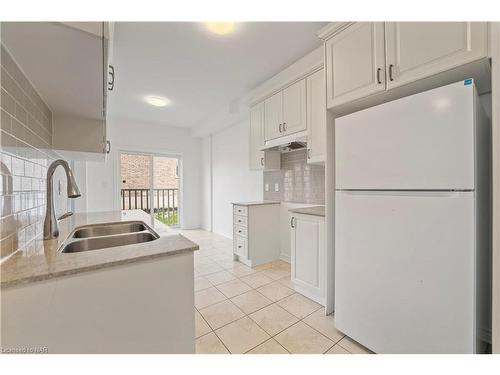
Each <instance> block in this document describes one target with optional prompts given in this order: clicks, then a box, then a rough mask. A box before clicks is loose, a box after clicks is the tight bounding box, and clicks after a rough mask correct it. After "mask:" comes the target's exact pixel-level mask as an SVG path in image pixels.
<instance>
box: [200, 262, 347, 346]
mask: <svg viewBox="0 0 500 375" xmlns="http://www.w3.org/2000/svg"><path fill="white" fill-rule="evenodd" d="M213 262H214V263H217V261H213ZM219 266H220V265H219ZM243 266H244V265H243ZM221 268H223V270H222V271H216V272H213V273H209V274H206V275H199V276H198V277H205V278H206V276H208V275H211V274H214V273H218V272H223V271H226V272H229V273H230V274H231V275H233V276H235V280H238V281H240V282H242V283H244V284H245V285H247V286H248V287H250V290H247V291H245V292H243V293H239V294H236V295H234V296H232V297H227V296H226V295H225V294H224V293H223V292H222V291H221V290H220V289H219V288H217V286H218V285H222V284H225V283H226V282H225V283H220V284H218V285H213V284H212V283H211V282H210V280H208V279H207V281H208V282H209V283H210V284H212V285H213V287H214V288H215V289H216V290H218V291H219V292H220V293H222V294H223V295H224V296H225V297H226V298H225V299H224V300H223V301H219V302H216V303H214V304H211V305H208V306H205V307H203V308H206V307H209V306H213V305H215V304H217V303H222V302H225V301H226V300H229V301H230V302H231V303H232V304H233V305H234V306H235V307H237V308H238V309H239V310H240V311H241V312H242V313H243V314H244V315H243V316H242V317H240V318H238V319H236V320H233V321H231V322H229V323H227V324H225V325H223V326H221V327H219V328H217V330H218V329H221V328H223V327H225V326H227V325H229V324H232V323H234V322H236V321H238V320H241V319H243V318H245V317H247V318H249V319H250V320H251V321H252V322H254V323H255V324H256V325H257V326H258V327H259V328H260V329H262V330H263V331H264V332H265V333H266V334H267V335H269V336H270V337H269V338H268V339H267V340H265V341H263V342H261V343H259V344H258V345H256V346H254V347H252V348H250V349H249V350H247V351H246V352H245V353H248V352H249V351H251V350H253V349H255V348H257V347H258V346H260V345H262V344H264V343H266V342H268V341H269V340H271V339H273V340H274V341H276V342H277V343H278V344H279V345H280V346H281V347H282V348H283V349H284V350H285V351H287V352H288V353H290V352H289V351H288V349H286V348H285V347H284V346H283V345H282V344H281V343H280V342H279V341H278V340H276V338H275V337H276V336H277V335H279V334H281V333H282V332H284V331H285V330H287V329H289V328H290V327H293V326H294V325H296V324H298V323H299V322H303V323H304V324H305V325H306V326H307V327H309V328H310V329H312V330H313V331H314V332H317V333H318V334H320V335H321V336H322V337H324V338H326V339H327V340H329V341H331V342H333V345H332V346H330V347H328V349H326V350H325V352H323V354H325V353H326V352H328V351H329V350H331V349H332V348H333V347H334V346H336V345H339V346H340V347H341V348H342V349H344V350H346V351H347V352H349V351H348V350H347V349H346V348H344V347H343V346H342V345H340V344H339V342H340V341H341V340H342V339H343V338H344V337H346V336H345V335H343V336H342V337H341V338H340V339H339V340H337V341H335V340H332V339H331V338H329V337H328V336H326V335H324V334H323V333H321V332H320V331H318V330H316V329H315V328H314V327H312V326H310V325H309V324H307V322H305V321H304V319H306V318H308V317H309V316H311V315H313V314H314V313H316V312H317V311H318V310H320V309H321V308H324V306H320V307H318V308H317V309H315V310H314V311H312V312H311V313H309V314H307V315H306V316H304V317H303V318H300V317H298V316H296V315H294V314H292V313H290V312H289V311H288V310H286V309H284V310H285V311H287V312H288V313H289V314H291V315H292V316H294V317H295V318H297V319H299V320H298V321H297V322H295V323H293V324H292V325H290V326H288V327H287V328H284V329H283V330H281V331H279V332H277V333H275V334H274V335H271V334H269V333H268V332H267V331H266V330H265V329H264V328H263V327H261V326H260V325H259V324H258V323H257V322H256V321H255V320H253V319H252V317H251V316H250V315H251V314H254V313H256V312H258V311H260V310H262V309H265V308H267V307H269V306H272V305H274V304H276V305H277V306H278V307H281V308H283V307H282V306H280V305H279V304H278V302H279V301H281V300H283V299H285V298H287V297H290V296H292V295H293V294H298V293H297V292H295V291H294V293H292V294H290V295H288V296H285V297H283V298H280V299H278V300H276V301H274V300H271V299H269V298H268V297H266V296H265V295H264V294H262V293H261V292H260V291H259V290H258V289H257V288H261V287H264V286H266V285H269V284H272V283H273V282H280V280H283V279H285V278H287V276H284V277H282V278H279V279H272V278H271V279H272V281H270V282H268V283H266V284H263V285H260V286H258V287H257V288H255V287H253V286H252V285H249V284H247V283H246V282H245V281H244V280H242V279H241V278H243V277H247V276H251V275H254V274H258V273H262V272H263V271H265V270H267V269H271V268H273V267H271V268H266V269H263V270H260V271H257V272H253V273H250V274H248V275H245V276H237V275H235V274H233V273H232V272H231V271H228V269H230V268H227V269H226V268H224V267H222V266H221ZM276 268H278V269H283V270H286V268H285V267H276ZM266 276H267V275H266ZM268 277H269V276H268ZM231 281H234V280H230V281H227V283H229V282H231ZM282 285H283V284H282ZM283 286H284V287H286V288H288V287H287V286H286V285H283ZM205 289H208V288H205ZM205 289H202V290H205ZM288 289H290V288H288ZM291 290H292V289H291ZM251 291H255V292H257V293H259V294H260V295H262V296H263V297H264V298H267V299H268V300H270V301H272V303H271V304H268V305H266V306H263V307H261V308H260V309H257V310H255V311H252V312H251V313H248V314H247V313H246V312H244V311H243V310H241V309H240V308H239V306H237V305H236V304H235V303H234V302H233V301H232V300H231V299H232V298H236V297H238V296H241V295H243V294H245V293H249V292H251ZM306 298H307V297H306ZM197 311H198V312H199V310H198V309H197ZM199 313H200V315H201V316H202V317H203V315H202V314H201V312H199ZM203 319H204V321H205V322H206V323H207V325H208V326H209V327H210V328H211V329H212V331H211V332H213V333H214V334H215V335H216V336H217V338H218V339H219V340H220V341H221V342H222V344H223V345H224V347H225V348H226V349H227V350H228V351H229V353H231V351H230V350H229V348H227V346H226V344H225V343H224V341H223V340H222V339H221V338H220V337H219V336H218V335H217V333H216V330H214V329H213V328H212V326H211V325H210V324H209V323H208V321H206V319H205V318H204V317H203ZM211 332H208V333H206V334H205V335H207V334H209V333H211ZM205 335H202V336H200V337H203V336H205ZM349 353H350V352H349Z"/></svg>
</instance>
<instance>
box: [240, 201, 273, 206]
mask: <svg viewBox="0 0 500 375" xmlns="http://www.w3.org/2000/svg"><path fill="white" fill-rule="evenodd" d="M280 203H281V202H280V201H254V202H233V204H235V205H237V206H260V205H263V204H280Z"/></svg>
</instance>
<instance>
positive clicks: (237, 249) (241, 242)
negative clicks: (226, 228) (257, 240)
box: [234, 236, 248, 258]
mask: <svg viewBox="0 0 500 375" xmlns="http://www.w3.org/2000/svg"><path fill="white" fill-rule="evenodd" d="M234 253H235V254H236V255H239V256H241V257H244V258H247V257H248V242H247V239H246V238H245V237H242V236H236V238H235V241H234Z"/></svg>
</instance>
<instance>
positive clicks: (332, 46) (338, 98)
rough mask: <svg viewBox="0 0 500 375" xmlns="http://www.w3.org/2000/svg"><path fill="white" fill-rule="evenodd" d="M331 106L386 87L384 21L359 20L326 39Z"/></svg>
mask: <svg viewBox="0 0 500 375" xmlns="http://www.w3.org/2000/svg"><path fill="white" fill-rule="evenodd" d="M325 54H326V66H327V71H326V81H327V82H326V84H327V104H328V108H331V107H334V106H337V105H340V104H343V103H347V102H349V101H352V100H355V99H359V98H363V97H365V96H368V95H371V94H374V93H376V92H379V91H383V90H385V81H384V77H383V76H384V71H385V41H384V23H383V22H359V23H356V24H354V25H352V26H350V27H348V28H347V29H345V30H344V31H342V32H341V33H339V34H337V35H334V36H333V37H332V38H331V39H328V40H327V41H326V42H325Z"/></svg>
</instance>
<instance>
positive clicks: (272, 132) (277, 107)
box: [264, 91, 283, 141]
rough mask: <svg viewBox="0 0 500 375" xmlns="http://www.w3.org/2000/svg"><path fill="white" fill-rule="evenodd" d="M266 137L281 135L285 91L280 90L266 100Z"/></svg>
mask: <svg viewBox="0 0 500 375" xmlns="http://www.w3.org/2000/svg"><path fill="white" fill-rule="evenodd" d="M264 107H265V139H266V141H267V140H270V139H274V138H278V137H280V136H281V132H282V126H283V92H282V91H280V92H278V93H276V94H274V95H273V96H271V97H270V98H268V99H266V100H265V101H264Z"/></svg>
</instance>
